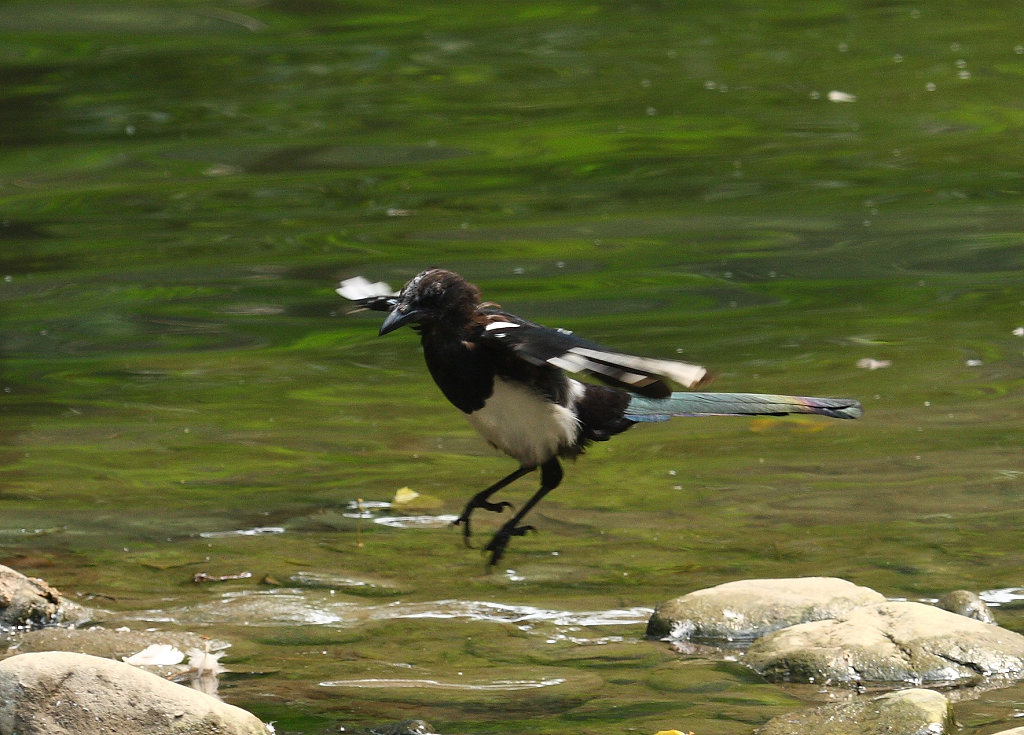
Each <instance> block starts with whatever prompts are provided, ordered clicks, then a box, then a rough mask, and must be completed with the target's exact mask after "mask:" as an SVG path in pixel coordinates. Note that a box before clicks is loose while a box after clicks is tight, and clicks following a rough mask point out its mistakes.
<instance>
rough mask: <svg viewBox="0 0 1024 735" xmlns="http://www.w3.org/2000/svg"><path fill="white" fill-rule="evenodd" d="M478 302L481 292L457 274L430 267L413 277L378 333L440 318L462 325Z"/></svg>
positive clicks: (432, 322) (385, 332)
mask: <svg viewBox="0 0 1024 735" xmlns="http://www.w3.org/2000/svg"><path fill="white" fill-rule="evenodd" d="M479 303H480V291H479V290H478V289H477V287H476V286H474V285H473V284H472V283H469V282H468V281H466V280H465V279H464V278H463V277H462V276H460V275H459V274H458V273H453V272H452V271H446V270H442V269H440V268H430V269H429V270H425V271H423V272H422V273H419V274H417V275H415V276H413V278H412V280H410V281H409V282H408V283H407V284H405V286H404V287H403V288H402V291H401V293H399V294H398V301H397V303H396V304H395V308H394V309H392V310H391V313H390V314H388V316H387V318H386V319H385V320H384V323H383V324H381V326H380V334H387V333H388V332H393V331H395V330H396V329H398V328H399V327H404V326H405V325H407V324H426V325H430V324H434V323H437V322H441V321H448V322H451V323H452V324H453V325H455V326H461V325H462V323H463V322H464V321H467V320H468V319H469V318H470V317H471V315H472V311H473V309H474V308H475V307H476V306H477V304H479Z"/></svg>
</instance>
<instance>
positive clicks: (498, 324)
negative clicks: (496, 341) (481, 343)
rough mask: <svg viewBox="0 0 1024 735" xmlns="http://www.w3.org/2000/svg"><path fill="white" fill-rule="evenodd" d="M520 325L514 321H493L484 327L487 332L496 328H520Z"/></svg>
mask: <svg viewBox="0 0 1024 735" xmlns="http://www.w3.org/2000/svg"><path fill="white" fill-rule="evenodd" d="M518 328H519V325H518V324H514V323H513V322H491V323H489V324H487V325H486V326H485V327H484V331H485V332H491V331H494V330H495V329H518Z"/></svg>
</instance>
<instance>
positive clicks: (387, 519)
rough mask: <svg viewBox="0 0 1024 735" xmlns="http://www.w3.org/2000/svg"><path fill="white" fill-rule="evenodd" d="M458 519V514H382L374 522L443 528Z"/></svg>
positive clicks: (391, 525) (390, 525) (397, 526)
mask: <svg viewBox="0 0 1024 735" xmlns="http://www.w3.org/2000/svg"><path fill="white" fill-rule="evenodd" d="M456 520H458V516H456V515H439V516H430V515H424V516H381V517H380V518H374V519H373V522H374V523H378V524H380V525H382V526H387V527H388V528H442V527H444V526H450V525H451V524H452V523H454V522H455V521H456Z"/></svg>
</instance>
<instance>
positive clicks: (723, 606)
mask: <svg viewBox="0 0 1024 735" xmlns="http://www.w3.org/2000/svg"><path fill="white" fill-rule="evenodd" d="M883 601H885V597H884V596H883V595H881V594H880V593H878V592H875V591H874V590H872V589H869V588H867V587H860V586H858V585H855V584H853V583H852V582H847V581H846V580H845V579H837V578H835V577H798V578H795V579H747V580H739V581H736V582H727V583H725V584H720V585H718V586H717V587H710V588H707V589H702V590H696V591H694V592H690V593H689V594H686V595H683V596H682V597H677V598H675V599H672V600H669V601H667V602H664V603H662V604H660V605H658V607H657V608H656V609H655V611H654V614H653V615H652V616H651V618H650V621H649V622H648V623H647V635H649V636H655V637H663V636H666V635H669V634H671V635H672V637H673V638H677V639H684V640H710V641H714V640H726V641H734V640H750V639H753V638H758V637H760V636H762V635H765V634H766V633H770V632H771V631H773V630H779V629H780V628H786V627H788V626H791V625H797V624H798V623H806V622H808V621H811V620H822V619H826V618H835V617H839V616H841V615H844V614H846V613H848V612H849V611H850V610H852V609H854V608H856V607H858V606H861V605H869V604H874V603H879V602H883Z"/></svg>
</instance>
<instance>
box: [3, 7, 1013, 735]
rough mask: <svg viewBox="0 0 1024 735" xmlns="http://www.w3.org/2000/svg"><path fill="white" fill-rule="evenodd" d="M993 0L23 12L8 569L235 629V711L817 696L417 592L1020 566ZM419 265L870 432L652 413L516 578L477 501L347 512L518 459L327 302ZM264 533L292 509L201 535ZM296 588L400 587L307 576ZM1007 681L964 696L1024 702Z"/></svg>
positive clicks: (327, 727)
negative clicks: (515, 684) (430, 612)
mask: <svg viewBox="0 0 1024 735" xmlns="http://www.w3.org/2000/svg"><path fill="white" fill-rule="evenodd" d="M1007 12H1008V11H1007V10H1006V8H1005V7H1001V6H984V5H982V6H977V7H971V8H964V7H963V6H962V5H959V4H954V3H939V4H937V5H936V4H933V5H930V6H927V7H925V6H921V7H912V6H908V5H905V4H899V3H893V4H874V5H869V6H863V5H852V4H848V3H824V4H823V3H727V4H722V3H716V4H697V5H694V4H685V5H681V6H677V5H673V4H664V3H641V4H635V5H628V6H625V5H621V4H614V3H607V4H603V3H598V4H590V5H585V6H580V5H574V4H558V3H555V4H552V3H543V4H528V3H527V4H515V5H513V6H508V7H503V8H500V9H493V8H488V7H484V6H479V7H478V6H473V5H470V4H465V3H434V4H431V5H430V6H429V7H426V6H400V5H398V4H394V3H361V4H358V5H353V4H345V5H344V6H340V5H334V4H330V3H266V4H253V3H246V2H237V3H227V4H222V5H221V6H219V7H218V8H211V7H209V6H206V5H200V4H196V3H188V2H180V3H171V2H162V1H160V2H158V1H154V2H140V3H132V4H130V5H129V4H119V3H109V4H104V3H95V4H94V3H89V2H81V3H75V4H73V5H70V6H68V5H63V4H55V3H47V2H32V3H28V2H15V3H8V4H6V5H5V6H4V8H3V9H2V10H0V21H2V22H0V36H2V39H3V44H0V45H2V49H3V50H2V51H0V80H2V85H0V90H2V91H0V99H2V102H3V105H2V107H0V142H2V144H3V147H4V155H3V157H2V160H0V308H2V318H0V340H2V342H0V350H2V355H0V357H2V360H3V362H2V367H0V370H2V373H0V387H2V389H3V393H2V394H0V436H2V437H3V442H2V445H0V456H2V457H3V460H4V461H3V469H2V471H0V472H2V475H0V481H2V485H0V562H3V563H6V564H9V565H11V566H14V567H16V568H18V569H19V570H21V571H23V572H26V573H32V574H37V575H39V576H43V577H45V578H47V579H48V580H50V581H51V582H52V583H54V584H56V585H57V586H58V587H60V588H62V589H63V590H64V591H65V592H66V593H68V594H69V595H70V596H71V597H73V598H76V599H79V600H80V601H82V602H83V603H84V604H87V605H93V606H96V607H100V608H105V609H108V610H110V611H111V612H110V614H111V615H112V617H113V619H115V620H125V621H129V624H131V625H133V626H134V625H136V624H139V625H142V623H141V622H138V623H137V622H132V621H141V620H145V621H162V622H161V624H165V625H176V626H181V627H185V628H196V629H198V630H199V632H204V633H207V634H210V635H213V636H216V637H224V638H228V639H230V640H231V641H232V642H233V643H234V647H233V649H232V653H231V655H230V656H229V658H228V659H226V660H225V662H226V663H228V664H229V666H230V667H232V668H235V669H237V670H238V671H242V672H245V671H247V672H250V673H252V674H253V675H252V676H246V677H236V678H234V679H229V680H228V681H226V682H225V685H224V687H223V689H222V691H223V692H224V694H225V697H226V698H228V699H229V700H230V701H233V702H237V703H240V704H243V705H245V706H249V707H250V708H252V709H253V710H254V711H256V712H257V713H258V714H260V715H261V716H263V717H264V718H265V719H275V720H277V721H278V723H279V724H278V732H308V733H314V732H327V731H336V730H337V729H338V727H339V726H344V727H346V728H347V729H352V728H358V727H366V726H370V725H376V724H379V723H381V722H385V721H389V720H397V719H403V718H405V717H410V716H416V717H423V718H425V719H427V720H429V721H431V722H432V723H433V724H434V725H435V726H437V727H438V728H439V729H440V730H441V731H442V732H469V731H473V732H530V733H536V732H566V731H571V730H581V731H586V732H595V733H598V732H600V733H611V732H622V731H624V730H627V729H634V730H636V731H640V732H655V731H657V730H659V729H666V728H677V729H680V730H683V731H686V730H693V731H695V732H699V733H738V732H749V731H750V730H751V729H752V728H753V727H755V726H757V725H758V724H761V723H763V722H765V721H767V720H768V719H769V718H770V717H771V716H773V715H775V714H778V713H780V712H783V711H786V710H787V709H789V708H792V707H794V706H797V705H798V704H799V702H800V701H806V700H807V699H809V698H813V696H814V695H813V694H809V693H805V692H802V691H798V690H793V691H783V690H780V689H778V688H777V687H774V686H769V685H766V684H763V683H761V682H760V681H758V680H757V679H756V677H753V676H752V675H751V674H749V673H748V672H747V671H746V670H744V669H743V668H742V666H741V665H739V664H736V663H733V662H726V661H704V660H698V659H692V660H691V659H685V658H680V657H679V656H678V655H677V654H675V653H672V652H670V651H668V650H666V649H664V648H663V647H662V646H661V644H658V643H656V642H648V641H642V640H641V639H640V636H641V634H642V631H643V627H644V626H643V623H642V622H637V623H628V624H610V625H604V624H599V625H582V624H579V623H578V622H568V623H565V622H561V623H560V622H557V621H556V620H551V619H542V620H540V621H539V622H536V621H534V622H532V623H531V622H530V621H524V620H516V619H515V616H514V615H513V616H511V618H508V619H504V618H502V619H500V620H498V621H493V620H479V619H476V618H474V617H473V616H463V617H459V616H456V617H454V618H446V619H438V618H431V617H422V618H399V617H389V616H388V615H386V614H385V613H384V612H382V611H386V610H388V609H390V608H388V607H387V605H388V604H389V602H395V603H401V604H429V603H432V602H438V601H443V600H470V601H482V602H489V603H495V604H504V605H516V606H534V607H537V608H539V609H543V610H547V611H603V610H624V609H625V610H628V609H633V608H637V607H640V608H643V607H653V606H654V605H655V604H657V603H658V602H660V601H662V600H663V599H665V598H667V597H671V596H675V595H677V594H682V593H684V592H687V591H689V590H692V589H695V588H698V587H703V586H707V585H711V584H716V583H719V582H723V581H728V580H731V579H737V578H741V577H753V576H792V575H805V574H827V575H837V576H843V577H846V578H848V579H851V580H852V581H855V582H857V583H860V584H866V585H869V586H872V587H875V588H876V589H878V590H880V591H882V592H883V593H885V594H887V595H891V596H907V597H912V598H918V597H935V596H938V595H939V594H941V593H943V592H945V591H948V590H950V589H953V588H958V587H966V588H969V589H974V590H982V589H993V588H1001V587H1015V586H1019V585H1021V584H1022V580H1021V568H1022V562H1024V554H1022V552H1021V551H1020V548H1021V547H1020V535H1019V529H1018V525H1019V524H1018V523H1017V514H1018V506H1019V499H1020V495H1021V491H1022V488H1024V485H1022V483H1024V465H1022V461H1021V453H1020V447H1021V439H1022V430H1021V427H1020V419H1019V417H1020V415H1021V414H1022V408H1024V399H1022V395H1024V390H1022V388H1024V378H1022V377H1021V376H1022V374H1024V355H1022V352H1024V340H1022V339H1021V338H1020V337H1017V336H1015V335H1014V334H1013V330H1014V329H1015V328H1016V327H1018V326H1021V325H1022V324H1024V296H1022V295H1021V294H1022V291H1021V283H1022V282H1024V278H1022V275H1024V273H1022V271H1024V260H1022V257H1024V256H1022V255H1021V253H1024V247H1022V246H1024V240H1022V237H1024V236H1022V235H1021V232H1020V229H1021V228H1020V223H1021V206H1022V196H1021V193H1022V177H1024V174H1022V173H1021V171H1020V167H1019V166H1018V165H1017V160H1018V158H1019V155H1018V153H1019V146H1020V127H1021V123H1022V120H1021V113H1020V109H1019V108H1020V106H1021V105H1020V102H1021V100H1020V95H1019V94H1018V93H1017V92H1016V90H1017V89H1018V87H1019V84H1020V79H1021V76H1022V74H1024V46H1022V45H1024V38H1021V37H1020V34H1019V31H1018V28H1017V27H1016V26H1015V25H1014V24H1013V23H1012V22H1008V16H1007ZM833 90H835V91H840V92H844V93H846V94H847V95H854V96H855V97H856V100H855V101H853V102H831V101H829V99H828V93H829V92H830V91H833ZM431 264H439V265H444V266H447V267H450V268H453V269H456V270H459V271H460V272H462V273H464V274H465V275H466V276H467V277H469V278H470V279H471V280H473V281H475V282H477V283H478V284H479V285H480V286H481V287H482V288H483V289H484V292H485V294H486V295H487V297H488V298H491V299H493V300H495V301H499V302H501V303H502V304H504V305H505V306H507V307H509V308H512V309H514V310H516V311H518V312H519V313H522V314H523V315H525V316H528V317H530V318H533V319H536V320H538V321H541V322H544V323H547V324H551V325H553V326H563V327H567V328H571V329H574V330H576V331H578V332H580V333H582V334H585V335H587V336H589V337H591V338H593V339H596V340H599V341H602V342H605V343H608V344H611V345H615V346H617V347H620V348H622V349H624V350H634V351H639V352H643V353H645V354H652V355H657V356H663V357H673V356H680V357H682V358H683V359H687V360H691V361H697V362H700V363H701V364H705V365H708V366H709V368H710V369H711V370H712V371H713V372H714V373H716V374H717V376H718V377H717V380H716V382H715V385H714V387H715V388H716V389H720V390H750V391H764V392H791V393H802V394H812V395H818V394H832V395H844V396H845V395H849V396H854V397H858V398H860V399H861V400H862V401H863V402H864V404H865V409H866V413H865V416H864V418H863V419H861V420H860V421H858V422H842V423H840V422H826V421H805V420H802V419H794V420H774V419H773V420H755V421H748V420H726V419H721V420H715V419H703V420H693V421H684V420H679V421H675V422H672V423H670V424H667V425H658V426H644V427H639V428H637V429H635V430H633V431H631V432H629V433H627V434H625V435H623V436H621V437H618V438H617V439H616V440H615V441H614V442H611V443H609V444H607V445H601V446H597V447H594V448H593V450H592V451H591V452H590V453H589V454H588V456H586V457H584V458H583V459H582V460H580V462H579V463H578V464H576V465H573V466H570V467H569V468H568V471H567V479H566V481H565V484H564V485H563V486H562V487H561V488H560V489H559V490H558V492H557V493H555V494H553V495H552V496H551V497H550V498H549V499H547V500H545V502H544V504H543V505H542V506H540V508H539V509H538V510H537V512H536V515H535V520H534V523H535V525H537V526H538V528H539V529H540V532H539V533H538V534H536V535H531V536H529V537H526V538H521V539H516V540H515V542H514V545H513V547H512V549H511V551H510V553H509V556H508V558H507V560H506V561H507V565H506V566H507V567H508V568H509V569H511V570H513V571H512V572H509V573H506V572H505V570H504V569H501V570H498V571H497V572H496V573H494V574H486V573H485V572H484V564H483V558H482V557H481V556H480V554H479V552H478V551H475V550H466V549H464V548H463V547H462V543H461V538H460V535H459V533H458V532H457V531H455V530H452V529H446V528H443V527H437V528H413V529H397V528H389V527H386V526H382V525H380V524H376V523H374V522H373V521H372V520H370V519H360V520H357V519H355V518H353V517H351V516H352V515H353V514H352V512H351V511H352V509H351V508H350V504H351V503H353V502H354V501H356V500H357V499H359V498H362V499H364V500H369V501H385V500H390V499H391V497H392V496H393V495H394V493H395V491H396V490H397V489H398V488H400V487H402V486H409V487H411V488H412V489H414V490H417V491H419V492H423V493H427V494H430V495H432V496H435V497H437V498H439V499H441V501H442V503H443V506H442V511H443V512H445V513H452V512H458V510H459V509H460V508H461V505H462V503H464V502H465V499H466V498H467V497H468V495H469V494H470V493H471V492H472V491H474V490H476V489H479V488H481V487H483V486H485V485H486V484H489V483H490V482H491V481H493V480H494V479H495V478H497V477H499V476H501V475H503V474H505V473H506V472H508V471H509V470H510V469H511V467H510V464H509V460H507V458H501V457H497V456H495V455H493V454H492V453H491V452H490V451H489V450H488V449H487V448H486V447H485V446H483V443H482V442H481V441H480V440H479V439H478V438H477V437H476V436H475V435H473V434H472V432H471V430H470V429H469V427H468V426H467V425H466V424H465V422H464V421H463V420H462V419H461V418H460V417H459V416H458V415H457V413H456V412H455V411H454V409H451V408H450V407H448V406H447V405H445V404H444V403H443V401H442V400H441V398H440V395H439V393H438V391H437V390H436V389H435V388H434V387H433V385H432V384H431V383H430V381H429V378H428V376H427V374H426V371H425V370H424V368H423V365H422V360H421V358H420V355H419V350H418V347H417V345H416V342H415V339H414V337H413V335H412V334H411V333H396V334H394V335H391V336H389V337H388V338H386V339H378V338H377V337H376V329H377V326H378V319H376V318H375V317H374V316H372V315H365V314H364V315H353V316H349V315H346V313H345V311H346V307H345V305H344V304H342V303H340V302H339V299H338V298H337V297H336V296H335V295H334V293H333V291H332V288H333V286H334V284H335V282H336V281H337V280H338V279H339V278H342V277H347V276H351V275H355V274H363V275H366V276H369V277H372V278H384V279H385V280H388V281H389V282H391V283H392V284H393V285H395V286H398V285H400V284H401V282H402V281H403V280H404V279H405V278H407V277H408V276H410V275H412V274H413V273H415V272H416V271H417V270H419V269H420V268H422V267H424V266H426V265H431ZM861 358H874V359H879V360H890V361H891V363H892V364H891V366H890V367H888V368H885V369H879V370H866V369H859V368H857V367H856V363H857V361H858V360H859V359H861ZM520 485H522V486H521V487H517V488H514V489H512V490H510V491H509V492H508V497H509V498H510V499H512V500H513V501H517V502H522V500H523V499H524V498H525V497H526V493H527V492H529V490H530V489H531V488H530V486H529V484H528V483H525V481H523V482H522V483H520ZM489 520H490V519H481V520H480V521H479V522H478V524H477V525H478V527H479V532H480V535H481V536H483V535H484V534H485V533H486V530H487V529H488V528H493V523H490V525H489ZM267 527H274V528H280V529H284V530H283V532H281V533H267V534H260V535H251V536H244V535H234V536H232V535H228V536H221V535H214V536H209V535H208V536H202V535H200V534H204V533H207V534H208V533H210V532H220V531H228V530H236V529H252V528H267ZM240 571H249V572H252V574H253V577H252V578H250V579H248V580H236V581H230V582H223V583H218V584H214V583H210V584H205V585H200V584H195V583H193V582H192V581H191V580H192V578H193V575H194V574H196V573H198V572H206V573H208V574H210V575H213V576H217V575H229V574H234V573H237V572H240ZM298 572H308V573H311V574H334V575H337V576H338V577H339V578H349V577H351V578H355V579H370V580H376V581H378V582H380V583H381V584H379V585H377V586H376V587H367V588H365V589H363V590H362V593H360V589H361V588H356V587H347V588H344V589H341V588H339V589H337V590H335V594H333V595H332V594H331V593H330V590H329V589H320V588H317V587H308V586H307V587H301V586H300V587H298V588H297V589H299V591H298V592H292V591H291V590H292V587H293V582H291V581H289V580H291V578H292V577H294V576H295V575H296V574H297V573H298ZM261 580H262V583H261ZM371 590H372V591H371ZM286 603H287V604H286ZM341 603H344V604H341ZM221 607H224V608H225V609H227V610H228V611H230V614H229V615H216V614H214V613H213V611H215V610H217V609H219V608H221ZM395 609H401V608H395ZM328 613H330V614H328ZM375 616H376V617H375ZM640 617H642V616H640ZM1001 620H1002V622H1003V623H1004V624H1007V625H1009V626H1010V627H1013V628H1015V629H1017V630H1021V629H1024V622H1022V621H1021V620H1020V619H1019V616H1018V615H1017V614H1016V613H1011V612H1009V611H1007V612H1004V613H1003V615H1002V617H1001ZM145 624H150V623H149V622H147V623H145ZM154 624H155V623H154ZM523 626H527V627H528V629H524V627H523ZM529 626H532V627H529ZM257 672H266V673H264V674H263V675H259V676H257V675H255V674H256V673H257ZM460 672H461V673H460ZM367 680H386V681H387V682H390V684H387V685H380V686H378V685H373V686H370V685H369V684H367V683H366V681H367ZM556 680H560V683H557V684H547V685H544V686H540V685H538V686H536V687H532V688H529V687H528V688H521V689H514V688H512V686H511V685H508V686H506V687H505V688H504V689H501V688H500V686H499V688H497V689H495V688H487V687H488V686H490V685H494V684H495V682H511V681H519V682H524V681H527V682H534V683H537V682H540V683H544V682H553V681H556ZM345 681H347V682H348V683H347V684H338V685H336V686H321V683H331V682H334V683H338V682H345ZM402 681H405V682H406V683H407V684H408V682H420V684H419V685H412V684H408V685H401V682H402ZM359 682H363V683H362V684H360V683H359ZM424 682H433V683H424ZM481 687H482V688H481ZM1013 691H1014V690H1012V689H1011V690H1008V692H1009V693H1008V694H1007V696H1006V698H1004V699H1005V702H1004V703H999V702H1001V701H1003V700H999V699H998V698H995V699H991V700H990V701H991V702H993V704H991V705H990V706H989V708H988V709H986V705H982V704H978V703H970V704H967V703H965V704H962V705H958V706H960V707H961V709H962V711H963V712H965V713H969V717H968V724H969V726H973V725H971V723H979V724H980V723H988V722H995V721H1000V719H1001V718H1002V719H1007V720H1008V718H1010V716H1011V714H1012V705H1011V704H1010V703H1009V702H1010V700H1011V699H1012V696H1013V695H1012V692H1013ZM1008 721H1009V720H1008ZM979 726H980V725H979Z"/></svg>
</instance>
